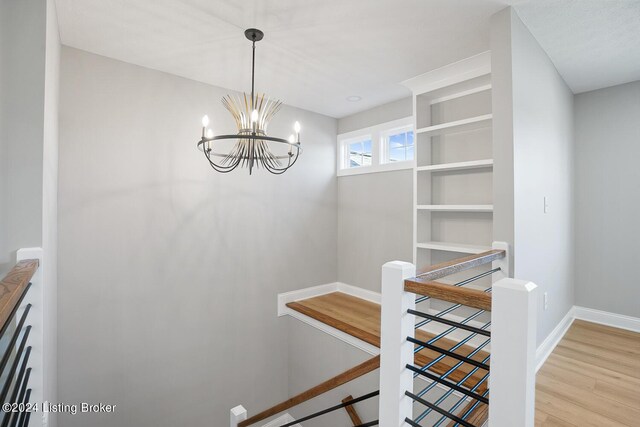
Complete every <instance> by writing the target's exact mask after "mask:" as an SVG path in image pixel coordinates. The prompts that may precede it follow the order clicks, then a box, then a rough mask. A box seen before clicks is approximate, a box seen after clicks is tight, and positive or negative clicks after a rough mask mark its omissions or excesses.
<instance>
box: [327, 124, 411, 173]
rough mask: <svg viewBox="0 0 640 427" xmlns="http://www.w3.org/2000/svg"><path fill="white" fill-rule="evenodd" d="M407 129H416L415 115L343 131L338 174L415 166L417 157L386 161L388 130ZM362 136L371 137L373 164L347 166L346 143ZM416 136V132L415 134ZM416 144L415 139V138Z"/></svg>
mask: <svg viewBox="0 0 640 427" xmlns="http://www.w3.org/2000/svg"><path fill="white" fill-rule="evenodd" d="M398 129H406V130H407V131H409V130H411V131H413V130H414V122H413V116H409V117H404V118H401V119H397V120H392V121H390V122H385V123H380V124H377V125H374V126H370V127H367V128H363V129H357V130H354V131H350V132H345V133H341V134H339V135H338V136H337V138H336V141H337V150H336V153H337V156H336V171H337V172H336V175H337V176H339V177H340V176H350V175H361V174H365V173H377V172H390V171H396V170H402V169H413V168H414V167H415V159H414V160H407V161H404V162H393V163H385V162H384V152H383V151H384V143H383V141H382V139H383V137H384V135H385V134H386V132H389V131H393V130H398ZM361 138H371V166H359V167H353V168H346V167H344V165H345V164H346V161H347V149H346V145H347V144H349V143H351V142H355V141H357V140H359V139H361ZM414 138H415V134H414ZM414 145H415V140H414Z"/></svg>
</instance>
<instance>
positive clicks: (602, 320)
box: [536, 305, 640, 371]
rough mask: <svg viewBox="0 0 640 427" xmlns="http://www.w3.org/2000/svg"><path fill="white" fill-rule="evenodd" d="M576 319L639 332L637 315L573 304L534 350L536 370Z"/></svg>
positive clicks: (639, 323) (639, 320)
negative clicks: (626, 314)
mask: <svg viewBox="0 0 640 427" xmlns="http://www.w3.org/2000/svg"><path fill="white" fill-rule="evenodd" d="M576 319H579V320H584V321H586V322H592V323H598V324H600V325H605V326H611V327H613V328H618V329H625V330H628V331H632V332H640V318H638V317H632V316H625V315H624V314H616V313H609V312H607V311H602V310H595V309H593V308H586V307H580V306H577V305H574V306H573V307H571V309H570V310H569V312H568V313H567V314H566V315H565V316H564V317H563V318H562V320H561V321H560V322H559V323H558V325H557V326H556V327H555V328H554V329H553V331H551V333H550V334H549V335H548V336H547V338H545V340H544V341H543V342H542V344H540V345H539V346H538V348H537V350H536V371H538V370H539V369H540V368H541V367H542V366H543V365H544V362H546V360H547V358H548V357H549V356H550V355H551V353H553V350H554V349H555V348H556V346H557V345H558V343H559V342H560V341H561V340H562V338H563V337H564V336H565V334H566V333H567V331H568V330H569V328H570V327H571V325H572V324H573V321H574V320H576Z"/></svg>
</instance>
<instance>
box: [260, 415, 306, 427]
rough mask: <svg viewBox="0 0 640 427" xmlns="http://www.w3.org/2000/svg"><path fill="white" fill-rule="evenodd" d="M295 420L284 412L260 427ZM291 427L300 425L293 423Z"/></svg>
mask: <svg viewBox="0 0 640 427" xmlns="http://www.w3.org/2000/svg"><path fill="white" fill-rule="evenodd" d="M295 420H296V419H295V418H293V416H292V415H291V414H290V413H288V412H285V413H284V414H282V415H280V416H279V417H278V418H276V419H274V420H271V421H270V422H268V423H267V424H265V425H263V426H262V427H278V426H281V425H283V424H287V423H290V422H291V421H295ZM292 427H302V425H300V424H294V425H293V426H292Z"/></svg>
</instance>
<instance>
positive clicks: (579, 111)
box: [575, 82, 640, 317]
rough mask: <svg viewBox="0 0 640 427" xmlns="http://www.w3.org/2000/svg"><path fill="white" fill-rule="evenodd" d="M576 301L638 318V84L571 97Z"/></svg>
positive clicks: (639, 180) (639, 120)
mask: <svg viewBox="0 0 640 427" xmlns="http://www.w3.org/2000/svg"><path fill="white" fill-rule="evenodd" d="M575 130H576V209H577V210H576V304H577V305H579V306H583V307H589V308H594V309H598V310H604V311H608V312H612V313H618V314H624V315H628V316H635V317H640V304H639V302H638V301H640V286H638V285H637V280H636V271H635V269H636V266H638V265H639V264H640V255H639V252H638V249H637V245H636V243H637V241H636V239H637V237H638V236H640V225H639V224H638V216H639V215H640V168H638V165H637V162H638V158H640V82H634V83H628V84H624V85H620V86H614V87H611V88H607V89H600V90H596V91H593V92H587V93H582V94H579V95H576V97H575Z"/></svg>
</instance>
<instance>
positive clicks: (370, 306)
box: [287, 292, 489, 425]
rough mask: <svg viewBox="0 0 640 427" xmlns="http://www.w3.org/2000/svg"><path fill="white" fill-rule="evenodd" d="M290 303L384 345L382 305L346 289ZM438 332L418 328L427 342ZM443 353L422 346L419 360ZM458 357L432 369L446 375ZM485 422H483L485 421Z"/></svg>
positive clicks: (466, 368)
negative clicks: (350, 292)
mask: <svg viewBox="0 0 640 427" xmlns="http://www.w3.org/2000/svg"><path fill="white" fill-rule="evenodd" d="M287 307H289V308H291V309H292V310H295V311H297V312H299V313H302V314H304V315H306V316H309V317H311V318H313V319H315V320H318V321H320V322H322V323H325V324H327V325H329V326H331V327H333V328H336V329H338V330H340V331H342V332H344V333H347V334H349V335H351V336H353V337H355V338H358V339H361V340H363V341H365V342H366V343H368V344H371V345H374V346H376V347H378V348H380V311H381V310H380V305H379V304H376V303H373V302H370V301H367V300H364V299H361V298H358V297H355V296H352V295H348V294H345V293H342V292H333V293H330V294H327V295H321V296H317V297H313V298H308V299H304V300H301V301H296V302H291V303H288V304H287ZM436 335H437V334H436V333H435V332H427V331H425V330H423V329H417V330H416V339H418V340H420V341H424V342H428V341H431V340H433V338H435V336H436ZM438 342H439V343H440V344H439V345H440V346H442V347H446V348H452V347H454V346H455V345H456V344H458V342H457V341H453V340H451V339H447V338H440V339H439V340H438ZM474 350H475V347H471V346H469V345H463V346H461V347H458V348H457V349H456V350H454V352H455V353H456V354H459V355H460V356H466V355H468V354H469V353H471V352H473V351H474ZM438 356H440V354H439V353H436V352H435V351H433V350H429V349H422V350H420V351H419V352H418V353H416V354H415V364H417V365H420V366H424V365H427V364H428V363H429V362H431V361H433V360H435V359H436V358H437V357H438ZM488 356H489V353H487V352H486V351H480V352H477V353H476V354H475V355H474V356H473V359H474V360H477V361H478V362H481V361H482V360H484V359H486V358H487V357H488ZM457 362H458V360H456V359H453V358H450V357H445V358H444V359H442V360H441V361H439V362H437V363H436V364H435V365H433V366H432V367H431V369H430V370H431V371H433V372H434V373H436V374H438V375H444V374H445V373H446V372H447V371H449V370H451V369H452V368H453V367H454V366H455V365H456V364H457ZM472 369H473V367H472V366H470V365H466V364H465V365H462V366H460V367H459V368H457V369H455V370H454V371H453V372H452V373H451V374H449V376H448V378H450V379H451V380H453V381H455V382H459V381H461V380H462V379H463V378H464V377H465V376H466V375H468V374H469V372H470V371H471V370H472ZM481 374H482V373H481V372H477V373H475V374H473V375H472V376H471V377H469V378H468V379H467V380H466V381H465V382H464V383H463V385H467V386H471V385H472V384H476V383H477V382H478V381H480V379H481V378H482V375H481ZM479 391H480V392H484V391H486V383H483V384H482V385H481V387H480V390H479ZM481 424H482V423H481ZM481 424H480V425H481Z"/></svg>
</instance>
